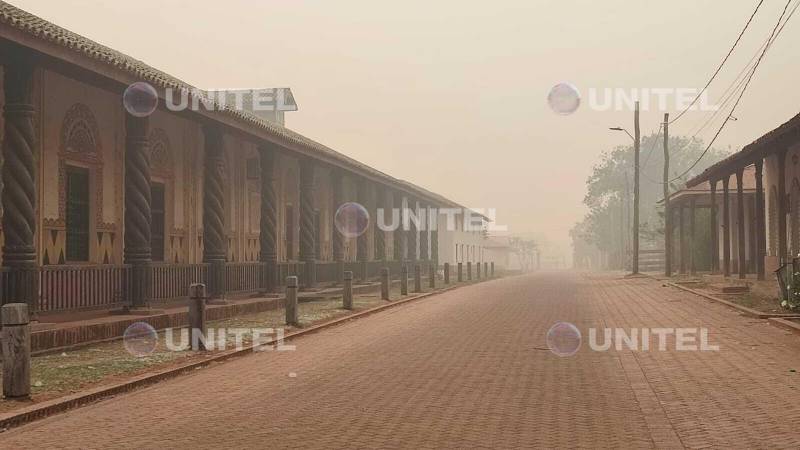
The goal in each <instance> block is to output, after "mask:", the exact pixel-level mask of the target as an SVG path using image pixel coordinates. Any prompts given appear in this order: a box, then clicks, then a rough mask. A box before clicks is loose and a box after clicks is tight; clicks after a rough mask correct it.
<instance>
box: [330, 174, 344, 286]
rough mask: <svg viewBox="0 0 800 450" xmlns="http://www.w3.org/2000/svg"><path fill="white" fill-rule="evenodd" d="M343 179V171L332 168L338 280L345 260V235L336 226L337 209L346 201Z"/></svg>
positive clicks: (334, 234) (335, 256)
mask: <svg viewBox="0 0 800 450" xmlns="http://www.w3.org/2000/svg"><path fill="white" fill-rule="evenodd" d="M342 183H343V179H342V172H341V171H339V170H338V169H332V170H331V191H332V192H333V208H332V209H333V213H334V217H333V220H332V221H331V224H332V225H333V229H332V230H331V241H332V242H331V247H332V250H333V254H332V257H333V260H334V262H336V263H337V266H339V267H338V268H337V269H336V274H337V275H336V276H337V280H338V279H339V277H341V274H342V267H341V266H342V262H343V261H344V237H343V236H342V233H341V232H340V231H339V229H338V228H337V227H336V211H338V210H339V207H340V206H342V203H344V185H343V184H342Z"/></svg>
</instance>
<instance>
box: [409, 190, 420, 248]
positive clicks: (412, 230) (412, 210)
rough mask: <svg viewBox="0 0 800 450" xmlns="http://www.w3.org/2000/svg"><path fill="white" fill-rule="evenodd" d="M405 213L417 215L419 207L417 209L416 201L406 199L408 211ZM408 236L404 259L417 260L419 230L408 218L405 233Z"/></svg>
mask: <svg viewBox="0 0 800 450" xmlns="http://www.w3.org/2000/svg"><path fill="white" fill-rule="evenodd" d="M407 214H408V215H409V217H410V216H411V215H414V216H417V215H419V209H417V201H416V200H413V199H408V212H407ZM406 235H407V236H408V237H407V238H406V259H407V260H409V261H416V260H417V240H418V238H419V230H417V225H416V223H414V220H411V219H410V218H409V220H408V232H407V233H406Z"/></svg>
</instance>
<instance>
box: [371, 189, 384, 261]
mask: <svg viewBox="0 0 800 450" xmlns="http://www.w3.org/2000/svg"><path fill="white" fill-rule="evenodd" d="M375 193H376V194H375V195H376V198H375V217H373V218H372V220H371V221H372V223H373V227H374V228H373V229H374V230H375V237H374V239H373V241H374V242H373V243H374V245H375V260H377V261H385V260H386V231H384V230H382V229H381V228H380V227H379V226H378V223H379V221H378V215H380V216H381V217H386V216H385V214H386V189H384V188H383V187H382V186H379V187H377V188H376V189H375Z"/></svg>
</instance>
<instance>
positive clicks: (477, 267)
mask: <svg viewBox="0 0 800 450" xmlns="http://www.w3.org/2000/svg"><path fill="white" fill-rule="evenodd" d="M475 276H476V278H477V279H478V280H480V279H481V263H480V261H478V262H476V263H475Z"/></svg>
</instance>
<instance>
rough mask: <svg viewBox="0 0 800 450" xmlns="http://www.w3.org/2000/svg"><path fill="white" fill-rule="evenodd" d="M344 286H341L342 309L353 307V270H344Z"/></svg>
mask: <svg viewBox="0 0 800 450" xmlns="http://www.w3.org/2000/svg"><path fill="white" fill-rule="evenodd" d="M342 281H344V286H343V287H342V306H343V307H344V309H353V272H352V271H350V270H345V271H344V277H343V278H342Z"/></svg>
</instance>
